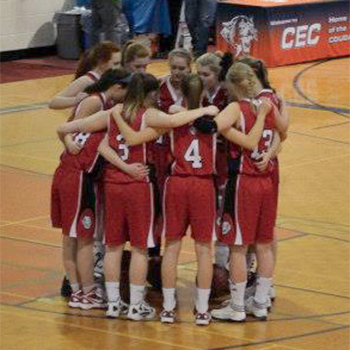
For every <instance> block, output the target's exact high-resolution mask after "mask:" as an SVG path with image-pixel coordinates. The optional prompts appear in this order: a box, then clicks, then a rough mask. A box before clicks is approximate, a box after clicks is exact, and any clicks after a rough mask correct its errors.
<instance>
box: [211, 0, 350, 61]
mask: <svg viewBox="0 0 350 350" xmlns="http://www.w3.org/2000/svg"><path fill="white" fill-rule="evenodd" d="M277 1H278V2H277ZM247 3H248V1H247V0H236V1H234V0H230V1H225V2H224V3H219V6H218V16H217V48H218V49H219V50H221V51H227V50H230V51H232V52H233V53H234V55H235V56H236V57H237V56H241V55H251V56H254V57H258V58H261V59H263V60H264V61H265V62H266V64H267V65H268V66H270V67H275V66H282V65H286V64H293V63H300V62H306V61H312V60H316V59H322V58H329V57H340V56H346V55H349V54H350V22H349V20H350V9H349V1H348V0H338V1H330V0H328V1H327V0H324V1H322V2H316V1H315V0H305V2H304V1H303V2H300V1H298V2H297V1H296V0H274V1H273V0H255V1H254V0H251V1H249V4H250V5H252V4H254V6H247ZM262 3H264V4H265V5H266V4H268V5H266V6H261V5H262ZM256 5H258V6H256Z"/></svg>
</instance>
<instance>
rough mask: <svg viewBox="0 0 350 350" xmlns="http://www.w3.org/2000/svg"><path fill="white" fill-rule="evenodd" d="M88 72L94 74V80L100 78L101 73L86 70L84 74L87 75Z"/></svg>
mask: <svg viewBox="0 0 350 350" xmlns="http://www.w3.org/2000/svg"><path fill="white" fill-rule="evenodd" d="M88 74H91V75H92V76H94V77H95V79H96V80H100V78H101V75H100V74H99V73H97V72H95V71H93V70H90V71H88V72H87V73H86V74H85V75H87V76H88ZM88 77H89V76H88ZM90 79H92V78H90Z"/></svg>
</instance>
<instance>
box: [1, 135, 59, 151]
mask: <svg viewBox="0 0 350 350" xmlns="http://www.w3.org/2000/svg"><path fill="white" fill-rule="evenodd" d="M57 140H58V138H57V137H50V138H47V139H40V140H33V141H25V142H17V143H12V144H11V143H10V144H6V145H1V146H0V149H3V148H9V147H16V146H23V145H30V144H33V143H41V142H47V141H57Z"/></svg>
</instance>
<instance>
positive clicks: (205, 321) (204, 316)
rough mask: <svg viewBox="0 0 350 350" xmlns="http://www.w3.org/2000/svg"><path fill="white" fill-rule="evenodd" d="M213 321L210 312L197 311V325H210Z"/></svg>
mask: <svg viewBox="0 0 350 350" xmlns="http://www.w3.org/2000/svg"><path fill="white" fill-rule="evenodd" d="M210 321H211V315H210V313H209V312H203V313H201V312H197V313H196V325H197V326H208V325H209V323H210Z"/></svg>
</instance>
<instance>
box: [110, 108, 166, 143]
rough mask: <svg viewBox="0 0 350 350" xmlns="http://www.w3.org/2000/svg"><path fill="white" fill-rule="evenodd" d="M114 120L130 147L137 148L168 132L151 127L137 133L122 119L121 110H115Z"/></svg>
mask: <svg viewBox="0 0 350 350" xmlns="http://www.w3.org/2000/svg"><path fill="white" fill-rule="evenodd" d="M113 118H114V120H115V122H116V123H117V125H118V129H119V131H120V132H121V134H122V135H123V137H124V139H125V142H126V143H127V144H128V145H129V146H136V145H140V144H142V143H145V142H150V141H153V140H155V139H157V138H158V137H160V136H162V135H164V134H165V133H166V132H167V130H166V129H156V128H150V127H147V128H145V129H142V130H140V131H136V130H134V129H133V128H131V127H130V125H129V124H128V123H127V122H126V121H125V120H124V118H123V117H122V115H121V112H120V110H117V109H114V110H113Z"/></svg>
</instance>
